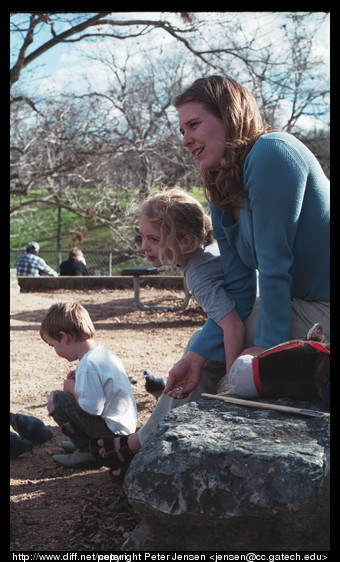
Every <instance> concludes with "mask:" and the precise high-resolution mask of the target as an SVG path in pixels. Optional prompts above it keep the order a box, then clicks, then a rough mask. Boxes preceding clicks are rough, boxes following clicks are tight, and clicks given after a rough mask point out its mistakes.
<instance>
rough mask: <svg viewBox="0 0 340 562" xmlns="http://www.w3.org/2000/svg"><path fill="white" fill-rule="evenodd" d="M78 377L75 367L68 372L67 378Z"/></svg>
mask: <svg viewBox="0 0 340 562" xmlns="http://www.w3.org/2000/svg"><path fill="white" fill-rule="evenodd" d="M75 378H76V371H75V369H73V371H70V372H69V373H67V375H66V379H75Z"/></svg>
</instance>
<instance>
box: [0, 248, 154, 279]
mask: <svg viewBox="0 0 340 562" xmlns="http://www.w3.org/2000/svg"><path fill="white" fill-rule="evenodd" d="M82 252H83V254H84V257H85V260H86V267H87V269H88V271H89V273H90V275H119V274H120V271H121V269H123V267H126V266H128V264H129V262H131V267H132V266H135V265H145V263H146V260H145V258H144V257H143V256H144V253H143V252H138V251H137V252H133V251H131V250H127V251H122V250H120V251H118V250H82ZM24 253H25V248H20V249H18V248H15V249H14V248H11V250H10V268H11V269H13V268H14V264H15V260H16V259H17V257H19V256H21V255H22V254H24ZM69 253H70V250H60V251H57V250H49V249H41V250H40V252H39V254H38V255H39V256H40V257H41V258H43V259H44V260H45V262H46V263H47V265H49V266H50V267H52V268H53V269H55V270H56V271H57V272H58V273H59V266H60V264H61V263H62V262H63V261H65V260H67V259H68V256H69Z"/></svg>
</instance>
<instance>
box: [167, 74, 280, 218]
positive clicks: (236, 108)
mask: <svg viewBox="0 0 340 562" xmlns="http://www.w3.org/2000/svg"><path fill="white" fill-rule="evenodd" d="M192 101H197V102H201V103H203V104H204V106H205V107H206V108H207V109H208V111H210V112H211V113H212V114H213V115H215V117H217V118H218V119H221V120H222V121H223V123H224V124H225V126H226V130H227V131H228V138H226V140H225V151H224V157H223V159H222V161H221V163H220V167H219V170H218V171H209V170H202V171H201V177H202V181H203V185H204V190H205V196H206V198H207V200H208V201H210V202H211V203H212V204H213V205H216V206H218V207H222V208H223V209H224V210H225V211H231V210H232V209H235V208H237V207H241V206H242V198H243V197H245V195H246V191H245V189H244V185H243V165H244V161H245V158H246V156H247V154H248V152H249V151H250V150H251V148H252V147H253V145H254V144H255V142H256V141H257V140H258V139H259V137H260V136H261V135H263V134H266V133H267V132H269V130H270V129H269V128H266V127H265V125H264V123H263V120H262V117H261V113H260V109H259V107H258V105H257V103H256V100H255V98H254V97H253V95H252V94H251V93H250V92H248V90H246V88H244V87H243V86H241V84H239V83H238V82H237V81H236V80H234V79H232V78H230V77H228V76H215V75H214V76H209V77H208V78H199V79H198V80H195V82H194V83H193V84H192V85H191V86H189V87H188V88H187V89H186V90H184V91H183V92H182V93H181V94H180V95H178V96H177V97H176V98H175V99H174V101H173V104H174V106H175V107H176V109H179V107H181V106H182V105H184V104H185V103H188V102H192Z"/></svg>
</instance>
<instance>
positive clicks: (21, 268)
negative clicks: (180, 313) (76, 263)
mask: <svg viewBox="0 0 340 562" xmlns="http://www.w3.org/2000/svg"><path fill="white" fill-rule="evenodd" d="M39 250H40V246H39V244H38V243H37V242H28V244H27V246H26V253H25V254H22V255H21V256H19V257H18V258H17V259H16V261H15V265H14V267H15V269H16V270H17V275H18V276H20V275H33V276H34V277H39V275H40V272H42V273H46V274H47V275H52V276H54V277H57V276H58V273H57V272H56V271H55V270H54V269H52V268H51V267H49V266H48V265H47V263H46V262H45V260H43V259H42V258H40V257H39V256H38V252H39Z"/></svg>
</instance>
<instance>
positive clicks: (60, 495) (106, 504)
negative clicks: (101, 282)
mask: <svg viewBox="0 0 340 562" xmlns="http://www.w3.org/2000/svg"><path fill="white" fill-rule="evenodd" d="M183 297H184V293H183V291H171V292H170V291H167V290H164V289H155V288H145V289H142V290H141V299H142V301H143V302H144V303H151V302H152V303H153V304H179V303H180V302H181V301H183ZM164 299H166V300H164ZM62 300H77V301H79V302H80V303H81V304H82V305H83V306H85V308H87V310H88V311H89V313H90V316H91V318H92V320H93V322H94V325H95V328H96V339H97V341H98V342H99V343H102V344H103V345H105V346H106V347H108V348H109V349H111V350H112V351H113V352H114V353H116V354H117V355H118V356H119V357H120V358H121V359H122V361H123V363H124V366H125V369H126V372H127V374H128V375H129V376H131V377H133V378H134V379H135V380H137V384H134V385H133V386H132V388H133V390H134V394H135V398H136V402H137V406H138V413H139V420H138V427H140V426H141V425H143V424H144V423H145V422H146V420H147V419H148V417H149V415H150V413H151V412H152V410H153V408H154V406H155V404H156V400H155V398H154V397H153V396H152V395H150V394H148V393H147V392H146V390H145V388H144V379H143V371H144V370H145V369H150V370H152V371H153V372H154V373H155V374H158V375H162V376H167V374H168V371H169V370H170V368H171V367H172V366H173V364H174V363H175V362H176V361H177V360H178V359H179V358H180V356H181V354H182V352H183V350H184V349H185V346H186V344H187V342H188V340H189V337H190V336H191V335H192V333H193V332H194V331H195V330H196V329H199V328H200V327H201V326H202V325H203V323H204V321H205V315H204V313H203V311H202V310H201V309H200V307H199V306H198V305H197V304H196V303H195V302H194V301H193V299H191V301H190V304H189V307H188V308H187V310H185V311H179V312H175V311H171V312H164V311H141V310H139V309H138V308H137V306H136V304H135V302H134V299H133V291H132V289H131V290H130V289H125V290H114V291H111V290H101V291H94V290H93V291H62V290H60V291H54V292H41V293H19V294H17V295H12V296H11V324H10V330H11V331H10V357H11V379H10V380H11V382H10V408H11V412H13V413H22V414H28V415H31V416H35V417H37V418H39V419H41V420H42V421H43V422H44V423H45V424H46V426H47V427H49V428H50V429H51V430H52V432H53V439H52V440H50V441H48V442H46V443H43V444H37V445H35V446H34V448H33V451H32V452H27V453H25V454H23V455H21V456H19V457H17V458H15V459H11V462H10V496H11V498H10V549H11V550H12V551H49V552H51V551H52V552H53V551H79V550H80V551H81V550H82V551H105V550H107V551H119V550H120V549H121V547H122V545H123V543H124V541H125V540H126V539H127V538H128V537H129V535H130V534H131V532H132V531H133V529H134V527H135V526H136V525H137V523H138V522H139V518H138V516H137V514H136V513H135V512H134V510H133V508H132V506H131V505H130V504H129V502H128V501H127V499H126V496H125V494H124V492H123V490H122V489H121V487H117V486H116V485H115V484H113V483H112V481H111V477H110V473H109V471H108V469H107V468H105V467H102V468H99V469H98V468H96V469H92V470H88V469H86V470H84V469H80V468H78V469H67V468H64V467H62V466H59V465H57V464H56V463H55V461H54V460H53V458H52V455H53V454H56V453H61V452H63V451H62V449H61V447H60V443H61V441H63V440H64V439H65V436H64V435H63V433H62V432H61V430H60V428H59V427H58V426H57V425H56V423H55V422H54V420H53V419H51V418H49V416H48V413H47V410H46V402H47V397H48V395H49V393H50V392H51V391H52V390H56V389H62V383H63V380H64V378H65V375H66V373H67V372H68V371H69V370H71V368H74V366H75V364H71V363H68V362H67V361H66V360H65V359H62V358H60V357H58V356H57V355H56V354H55V352H54V350H53V349H52V348H50V347H48V346H47V345H46V343H44V342H43V341H42V340H41V338H40V336H39V328H40V322H41V320H42V318H43V316H44V314H45V312H46V311H47V309H48V308H49V307H50V306H51V304H53V303H54V302H58V301H62Z"/></svg>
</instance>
